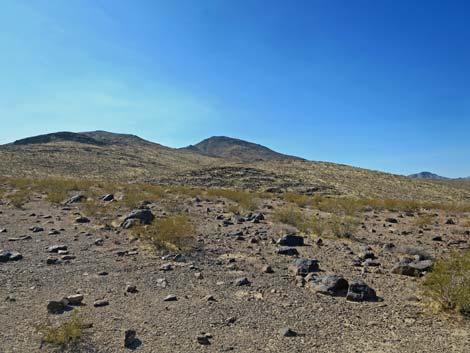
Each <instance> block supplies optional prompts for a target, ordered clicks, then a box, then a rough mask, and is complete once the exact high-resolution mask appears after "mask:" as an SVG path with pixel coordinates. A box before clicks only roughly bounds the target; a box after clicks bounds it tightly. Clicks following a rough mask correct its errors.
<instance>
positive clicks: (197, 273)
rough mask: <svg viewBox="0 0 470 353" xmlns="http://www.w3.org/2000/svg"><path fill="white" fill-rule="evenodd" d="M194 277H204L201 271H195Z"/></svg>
mask: <svg viewBox="0 0 470 353" xmlns="http://www.w3.org/2000/svg"><path fill="white" fill-rule="evenodd" d="M194 277H196V279H203V278H204V276H203V275H202V273H201V272H196V273H195V274H194Z"/></svg>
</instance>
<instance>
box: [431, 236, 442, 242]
mask: <svg viewBox="0 0 470 353" xmlns="http://www.w3.org/2000/svg"><path fill="white" fill-rule="evenodd" d="M431 240H432V241H442V237H441V236H440V235H436V236H435V237H433V238H432V239H431Z"/></svg>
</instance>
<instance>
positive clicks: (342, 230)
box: [328, 215, 359, 238]
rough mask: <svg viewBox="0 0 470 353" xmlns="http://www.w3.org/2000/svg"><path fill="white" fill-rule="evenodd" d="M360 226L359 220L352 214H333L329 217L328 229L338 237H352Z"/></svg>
mask: <svg viewBox="0 0 470 353" xmlns="http://www.w3.org/2000/svg"><path fill="white" fill-rule="evenodd" d="M358 227H359V221H358V220H357V219H356V218H354V217H351V216H338V215H332V216H331V217H330V218H329V219H328V229H329V230H330V231H331V233H332V234H333V235H334V236H336V237H338V238H351V237H352V236H354V234H355V233H356V231H357V228H358Z"/></svg>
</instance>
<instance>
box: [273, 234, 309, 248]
mask: <svg viewBox="0 0 470 353" xmlns="http://www.w3.org/2000/svg"><path fill="white" fill-rule="evenodd" d="M277 243H278V244H279V245H282V246H303V245H304V238H303V237H301V236H299V235H295V234H293V233H291V234H285V235H283V236H282V237H281V238H280V239H279V240H278V241H277Z"/></svg>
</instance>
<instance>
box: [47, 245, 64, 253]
mask: <svg viewBox="0 0 470 353" xmlns="http://www.w3.org/2000/svg"><path fill="white" fill-rule="evenodd" d="M59 250H67V246H66V245H52V246H49V247H48V248H47V251H48V252H54V253H57V252H59Z"/></svg>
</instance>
